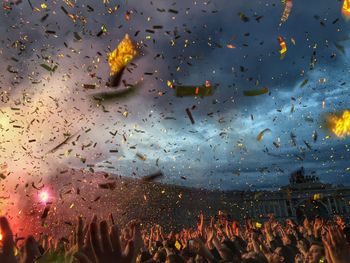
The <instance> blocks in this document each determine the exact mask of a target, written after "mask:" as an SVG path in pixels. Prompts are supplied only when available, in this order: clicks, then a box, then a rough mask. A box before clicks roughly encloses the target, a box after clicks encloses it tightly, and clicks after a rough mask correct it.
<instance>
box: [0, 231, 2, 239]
mask: <svg viewBox="0 0 350 263" xmlns="http://www.w3.org/2000/svg"><path fill="white" fill-rule="evenodd" d="M0 241H2V234H1V232H0Z"/></svg>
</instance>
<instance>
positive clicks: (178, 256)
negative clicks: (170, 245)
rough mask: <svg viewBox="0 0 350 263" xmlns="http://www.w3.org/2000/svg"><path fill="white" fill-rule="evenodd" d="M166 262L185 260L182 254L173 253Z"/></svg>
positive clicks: (181, 262)
mask: <svg viewBox="0 0 350 263" xmlns="http://www.w3.org/2000/svg"><path fill="white" fill-rule="evenodd" d="M165 263H185V261H184V259H183V258H182V257H181V256H180V255H177V254H171V255H168V256H167V257H166V260H165Z"/></svg>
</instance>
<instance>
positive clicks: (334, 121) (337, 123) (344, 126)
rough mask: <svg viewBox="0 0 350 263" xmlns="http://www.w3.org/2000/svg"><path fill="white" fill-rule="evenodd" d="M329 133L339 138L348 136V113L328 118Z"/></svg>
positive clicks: (349, 128)
mask: <svg viewBox="0 0 350 263" xmlns="http://www.w3.org/2000/svg"><path fill="white" fill-rule="evenodd" d="M327 121H328V124H329V127H330V129H331V131H332V132H333V133H334V134H335V135H336V136H337V137H340V138H343V137H346V136H350V111H349V110H346V111H344V112H343V113H342V115H341V116H334V115H332V116H328V118H327Z"/></svg>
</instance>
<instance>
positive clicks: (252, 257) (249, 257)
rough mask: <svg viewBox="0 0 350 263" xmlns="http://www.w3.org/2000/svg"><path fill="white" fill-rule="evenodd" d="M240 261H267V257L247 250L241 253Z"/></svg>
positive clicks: (264, 262) (256, 262)
mask: <svg viewBox="0 0 350 263" xmlns="http://www.w3.org/2000/svg"><path fill="white" fill-rule="evenodd" d="M240 262H244V263H268V261H267V258H266V257H265V256H264V255H263V254H261V253H256V252H248V253H245V254H243V255H242V260H241V261H240Z"/></svg>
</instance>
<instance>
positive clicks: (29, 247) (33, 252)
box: [20, 236, 40, 263]
mask: <svg viewBox="0 0 350 263" xmlns="http://www.w3.org/2000/svg"><path fill="white" fill-rule="evenodd" d="M39 256H40V250H39V244H38V243H37V242H36V240H35V239H34V237H33V236H29V237H28V238H27V239H26V241H25V243H24V250H23V255H22V257H21V259H20V262H21V263H34V262H35V259H36V258H38V257H39Z"/></svg>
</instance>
